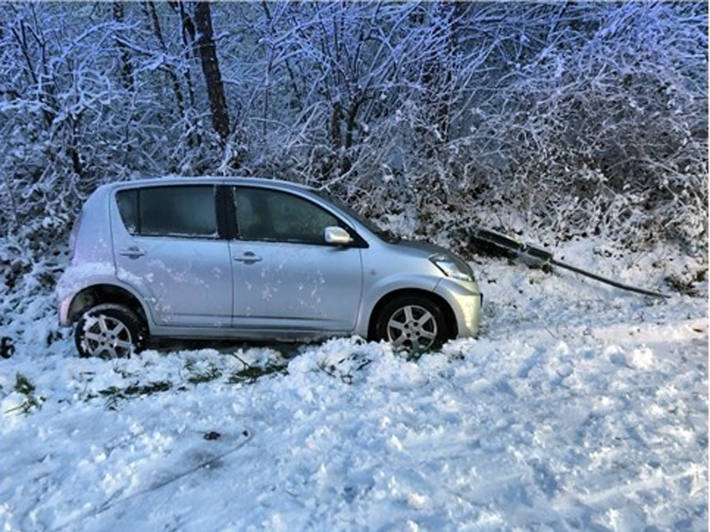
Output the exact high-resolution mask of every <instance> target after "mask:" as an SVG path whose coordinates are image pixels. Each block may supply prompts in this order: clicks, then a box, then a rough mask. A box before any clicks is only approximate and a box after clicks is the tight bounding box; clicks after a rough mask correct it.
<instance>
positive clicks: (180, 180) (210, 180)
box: [107, 175, 316, 191]
mask: <svg viewBox="0 0 710 532" xmlns="http://www.w3.org/2000/svg"><path fill="white" fill-rule="evenodd" d="M194 184H224V185H257V186H259V185H269V186H274V185H276V188H280V189H285V190H297V191H305V190H309V191H315V190H316V189H314V188H313V187H309V186H307V185H302V184H301V183H293V182H291V181H285V180H282V179H269V178H265V177H219V176H190V177H183V176H175V175H172V176H165V177H152V178H144V179H131V180H129V181H117V182H115V183H110V184H108V185H107V187H110V188H124V187H126V186H129V187H148V186H155V185H159V186H163V185H194Z"/></svg>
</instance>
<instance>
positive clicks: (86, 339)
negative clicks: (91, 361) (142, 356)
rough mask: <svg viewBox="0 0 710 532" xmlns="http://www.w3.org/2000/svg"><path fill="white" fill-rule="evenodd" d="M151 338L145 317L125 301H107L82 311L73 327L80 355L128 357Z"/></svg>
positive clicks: (138, 350)
mask: <svg viewBox="0 0 710 532" xmlns="http://www.w3.org/2000/svg"><path fill="white" fill-rule="evenodd" d="M147 339H148V329H147V327H146V326H145V323H144V322H143V320H142V319H141V318H140V317H139V316H138V315H137V314H136V313H135V312H134V311H133V310H131V309H130V308H128V307H127V306H125V305H118V304H113V303H104V304H101V305H96V306H95V307H91V308H89V309H88V310H86V311H85V312H83V313H82V315H81V317H80V318H79V320H78V321H77V323H76V328H75V329H74V341H75V343H76V349H77V351H79V356H81V357H90V356H98V357H101V358H121V357H129V356H131V355H132V354H134V353H139V352H140V351H141V350H142V349H143V348H144V347H145V343H146V341H147Z"/></svg>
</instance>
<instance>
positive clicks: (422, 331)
mask: <svg viewBox="0 0 710 532" xmlns="http://www.w3.org/2000/svg"><path fill="white" fill-rule="evenodd" d="M375 336H376V338H377V339H378V340H387V341H388V342H390V343H391V344H392V346H393V347H394V348H395V350H402V351H413V352H422V351H426V350H428V349H432V348H436V347H439V346H441V345H442V344H443V343H444V342H445V341H446V340H448V339H449V338H450V336H451V329H450V327H449V326H448V324H447V323H446V319H445V315H444V312H443V310H442V309H441V307H440V306H439V305H438V304H437V303H435V302H434V301H432V300H430V299H428V298H426V297H423V296H402V297H397V298H395V299H393V300H392V301H390V302H389V303H387V304H386V305H385V306H384V307H383V308H382V310H381V311H380V313H379V315H378V317H377V323H376V326H375Z"/></svg>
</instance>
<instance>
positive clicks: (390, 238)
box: [314, 190, 402, 243]
mask: <svg viewBox="0 0 710 532" xmlns="http://www.w3.org/2000/svg"><path fill="white" fill-rule="evenodd" d="M314 192H315V193H316V194H318V195H319V196H320V197H321V198H323V199H324V200H327V201H329V202H330V203H333V204H334V205H336V206H337V207H338V208H339V209H340V210H342V211H344V212H345V213H346V214H348V215H349V216H351V217H353V218H355V219H356V220H357V221H358V222H360V223H361V224H362V225H364V226H365V227H366V228H367V230H368V231H370V232H371V233H374V234H375V235H377V236H378V237H380V238H381V239H382V240H384V241H385V242H390V243H395V242H399V241H400V240H402V239H401V238H400V237H399V236H397V235H396V234H395V233H393V232H392V231H390V230H389V229H382V228H381V227H379V226H378V225H377V224H375V223H374V222H371V221H370V220H368V219H366V218H364V217H363V216H361V215H359V214H358V213H357V212H355V211H354V210H353V209H351V208H350V207H348V206H347V205H345V203H343V202H342V201H340V200H337V199H335V198H333V197H331V196H329V195H328V194H326V193H325V192H323V191H322V190H316V191H314Z"/></svg>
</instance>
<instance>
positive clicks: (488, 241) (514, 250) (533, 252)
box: [467, 228, 669, 298]
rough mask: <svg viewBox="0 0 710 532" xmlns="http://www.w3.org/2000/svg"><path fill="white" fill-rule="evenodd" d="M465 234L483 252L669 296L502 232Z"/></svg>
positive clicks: (471, 230)
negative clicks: (576, 263) (558, 256)
mask: <svg viewBox="0 0 710 532" xmlns="http://www.w3.org/2000/svg"><path fill="white" fill-rule="evenodd" d="M467 234H468V236H469V237H470V239H471V241H472V242H473V243H474V245H475V246H476V248H478V249H479V250H480V251H483V252H484V253H488V254H491V255H498V256H500V255H502V256H505V257H508V258H510V259H514V260H515V259H518V260H522V261H523V262H525V263H527V264H531V265H535V266H545V265H549V266H558V267H560V268H564V269H566V270H570V271H572V272H574V273H578V274H580V275H584V276H585V277H589V278H590V279H594V280H596V281H600V282H602V283H606V284H608V285H611V286H614V287H616V288H620V289H622V290H626V291H628V292H634V293H637V294H643V295H646V296H651V297H662V298H667V297H669V296H668V295H666V294H662V293H660V292H655V291H653V290H647V289H645V288H638V287H635V286H631V285H628V284H624V283H621V282H619V281H614V280H613V279H609V278H608V277H604V276H602V275H599V274H597V273H593V272H589V271H587V270H583V269H582V268H578V267H577V266H572V265H571V264H566V263H564V262H561V261H558V260H557V259H555V257H554V255H553V254H552V253H551V252H549V251H547V250H545V249H542V248H539V247H535V246H531V245H530V244H525V243H523V242H519V241H517V240H515V239H513V238H510V237H509V236H506V235H504V234H501V233H498V232H496V231H491V230H490V229H480V228H479V229H469V230H468V231H467Z"/></svg>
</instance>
